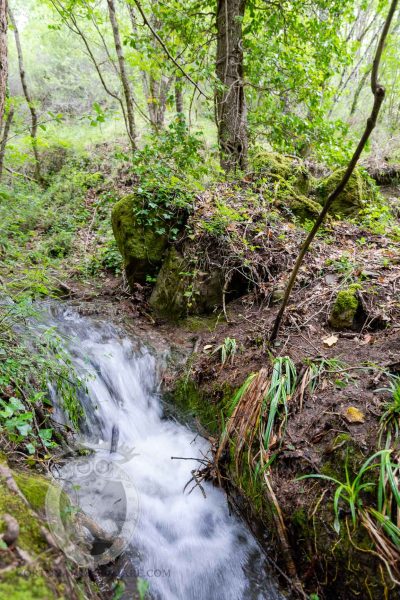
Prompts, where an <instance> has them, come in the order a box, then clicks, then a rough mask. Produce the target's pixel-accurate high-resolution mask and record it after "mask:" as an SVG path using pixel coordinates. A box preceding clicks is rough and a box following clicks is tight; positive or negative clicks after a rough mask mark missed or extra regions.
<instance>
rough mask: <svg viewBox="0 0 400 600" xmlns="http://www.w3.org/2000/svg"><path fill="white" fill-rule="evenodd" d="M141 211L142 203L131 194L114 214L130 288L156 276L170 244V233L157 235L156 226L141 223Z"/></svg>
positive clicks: (116, 237)
mask: <svg viewBox="0 0 400 600" xmlns="http://www.w3.org/2000/svg"><path fill="white" fill-rule="evenodd" d="M139 208H140V200H139V199H138V198H137V196H135V194H130V195H129V196H125V198H122V200H120V201H119V202H117V203H116V204H115V206H114V208H113V210H112V214H111V222H112V228H113V232H114V237H115V240H116V242H117V246H118V249H119V251H120V252H121V254H122V257H123V259H124V266H125V271H126V276H127V279H128V283H129V284H130V285H131V286H132V285H133V284H134V283H144V282H145V281H146V277H147V276H148V275H150V276H153V275H154V274H155V273H157V271H158V269H159V268H160V266H161V263H162V260H163V255H164V252H165V249H166V247H167V244H168V234H167V233H165V234H160V233H157V232H156V231H155V228H154V226H151V225H146V224H143V223H141V222H140V220H139V219H138V218H137V216H136V211H135V209H139Z"/></svg>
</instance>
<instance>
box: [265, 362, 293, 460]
mask: <svg viewBox="0 0 400 600" xmlns="http://www.w3.org/2000/svg"><path fill="white" fill-rule="evenodd" d="M296 381H297V373H296V367H295V365H294V363H293V361H292V359H291V358H289V357H288V356H278V357H277V358H275V360H274V362H273V367H272V375H271V381H270V384H269V386H268V390H267V393H266V395H265V398H264V401H263V406H262V413H261V416H262V420H261V423H262V425H261V437H262V440H263V445H264V448H265V450H266V452H267V453H268V452H269V451H270V447H271V442H272V438H273V433H274V430H275V437H276V439H277V440H281V439H282V437H283V435H284V431H285V428H286V422H287V418H288V412H289V409H288V403H289V401H290V398H291V397H292V396H293V393H294V391H295V388H296ZM277 422H279V428H278V431H276V423H277Z"/></svg>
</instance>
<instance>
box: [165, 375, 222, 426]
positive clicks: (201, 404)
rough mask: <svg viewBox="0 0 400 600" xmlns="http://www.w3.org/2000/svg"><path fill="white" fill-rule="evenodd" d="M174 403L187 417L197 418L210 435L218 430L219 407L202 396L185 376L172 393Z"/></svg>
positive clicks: (194, 384)
mask: <svg viewBox="0 0 400 600" xmlns="http://www.w3.org/2000/svg"><path fill="white" fill-rule="evenodd" d="M173 399H174V403H175V404H176V405H177V406H178V408H180V410H181V411H183V412H184V413H186V414H187V415H188V416H190V417H193V418H197V419H198V420H199V422H200V423H201V424H202V425H203V427H205V428H206V429H207V431H209V432H210V433H218V430H219V422H220V419H219V415H220V409H219V406H218V405H216V404H214V403H212V402H211V401H210V399H209V398H208V397H206V395H205V394H203V393H202V392H201V391H200V390H199V388H198V386H197V385H196V383H194V382H193V381H192V380H190V379H188V378H187V377H186V376H184V377H182V378H181V379H179V380H178V381H177V383H176V386H175V389H174V392H173Z"/></svg>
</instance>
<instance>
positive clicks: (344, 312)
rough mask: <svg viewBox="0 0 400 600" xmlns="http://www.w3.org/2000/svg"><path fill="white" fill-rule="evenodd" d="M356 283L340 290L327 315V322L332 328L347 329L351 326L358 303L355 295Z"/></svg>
mask: <svg viewBox="0 0 400 600" xmlns="http://www.w3.org/2000/svg"><path fill="white" fill-rule="evenodd" d="M357 290H358V286H357V285H351V286H350V287H348V288H347V289H346V290H340V292H338V294H337V296H336V300H335V302H334V304H333V306H332V310H331V313H330V315H329V324H330V325H331V327H333V328H334V329H349V328H351V327H353V325H354V320H355V317H356V313H357V311H358V309H359V306H360V303H359V300H358V296H357Z"/></svg>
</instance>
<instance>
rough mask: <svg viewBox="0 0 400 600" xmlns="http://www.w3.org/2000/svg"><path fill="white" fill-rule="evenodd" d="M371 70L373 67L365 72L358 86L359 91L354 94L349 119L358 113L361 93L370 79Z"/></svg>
mask: <svg viewBox="0 0 400 600" xmlns="http://www.w3.org/2000/svg"><path fill="white" fill-rule="evenodd" d="M371 69H372V65H371V66H370V67H368V69H367V70H366V71H365V73H364V75H363V76H362V77H361V79H360V82H359V84H358V86H357V89H356V91H355V93H354V98H353V102H352V105H351V109H350V115H349V117H352V116H353V115H354V113H355V112H356V110H357V105H358V99H359V97H360V94H361V92H362V91H363V89H364V85H365V82H366V81H367V79H368V77H369V74H370V73H371Z"/></svg>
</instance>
